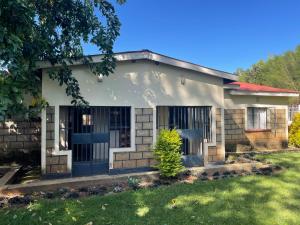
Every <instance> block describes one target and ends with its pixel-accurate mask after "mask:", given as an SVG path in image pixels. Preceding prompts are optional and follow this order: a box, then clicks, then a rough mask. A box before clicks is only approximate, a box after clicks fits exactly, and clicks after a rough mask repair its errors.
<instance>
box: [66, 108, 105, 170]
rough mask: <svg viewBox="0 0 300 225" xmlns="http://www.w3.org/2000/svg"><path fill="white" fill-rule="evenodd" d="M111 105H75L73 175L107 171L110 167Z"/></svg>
mask: <svg viewBox="0 0 300 225" xmlns="http://www.w3.org/2000/svg"><path fill="white" fill-rule="evenodd" d="M109 114H110V113H109V107H98V106H97V107H90V108H86V109H82V108H76V107H73V108H72V109H71V115H72V120H73V130H72V154H73V157H72V158H73V168H72V174H73V176H86V175H93V174H103V173H107V172H108V169H109V137H110V133H109Z"/></svg>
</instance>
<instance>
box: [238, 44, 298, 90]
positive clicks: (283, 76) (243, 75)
mask: <svg viewBox="0 0 300 225" xmlns="http://www.w3.org/2000/svg"><path fill="white" fill-rule="evenodd" d="M237 74H238V75H239V80H240V81H245V82H249V83H256V84H262V85H270V86H274V87H278V88H288V89H294V90H300V46H298V47H297V48H296V49H295V50H294V51H288V52H286V53H284V54H282V55H278V56H272V57H270V58H269V59H267V60H266V61H263V60H260V61H259V62H257V63H255V64H254V65H252V66H251V67H250V68H249V69H246V70H242V69H238V70H237Z"/></svg>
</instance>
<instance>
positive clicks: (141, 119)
mask: <svg viewBox="0 0 300 225" xmlns="http://www.w3.org/2000/svg"><path fill="white" fill-rule="evenodd" d="M149 117H150V116H149V115H141V116H139V115H137V116H136V122H149V121H150V119H149Z"/></svg>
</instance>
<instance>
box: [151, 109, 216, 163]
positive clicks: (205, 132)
mask: <svg viewBox="0 0 300 225" xmlns="http://www.w3.org/2000/svg"><path fill="white" fill-rule="evenodd" d="M156 121H157V128H158V132H159V129H162V128H164V129H176V130H177V131H178V132H179V134H180V136H181V138H182V153H183V156H182V160H183V162H184V164H185V165H186V166H198V165H201V164H202V157H203V153H202V146H203V140H204V139H207V140H208V141H210V140H211V137H212V133H211V107H209V106H159V107H157V120H156Z"/></svg>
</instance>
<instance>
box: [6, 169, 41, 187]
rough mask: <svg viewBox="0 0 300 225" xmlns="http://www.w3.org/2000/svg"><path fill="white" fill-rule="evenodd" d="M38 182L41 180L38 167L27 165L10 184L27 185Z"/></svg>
mask: <svg viewBox="0 0 300 225" xmlns="http://www.w3.org/2000/svg"><path fill="white" fill-rule="evenodd" d="M38 180H41V168H40V166H32V165H27V166H22V167H21V169H20V170H19V171H18V172H17V173H16V174H15V176H14V178H13V179H12V180H11V182H10V184H27V183H31V182H34V181H38Z"/></svg>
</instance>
